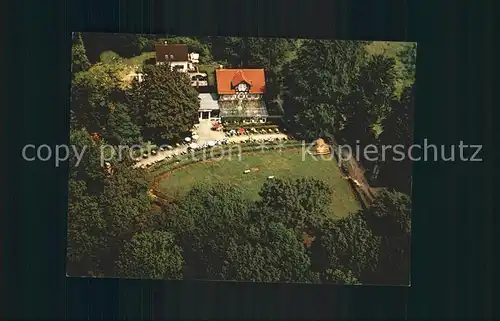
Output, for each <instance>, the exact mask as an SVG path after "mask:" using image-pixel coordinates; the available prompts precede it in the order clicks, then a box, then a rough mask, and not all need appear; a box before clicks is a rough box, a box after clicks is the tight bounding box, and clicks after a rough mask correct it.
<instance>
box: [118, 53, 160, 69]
mask: <svg viewBox="0 0 500 321" xmlns="http://www.w3.org/2000/svg"><path fill="white" fill-rule="evenodd" d="M154 57H155V53H154V51H151V52H143V53H142V54H141V55H139V56H135V57H132V58H128V59H124V60H123V62H124V63H125V64H126V65H129V66H139V67H142V64H143V63H144V61H146V60H147V59H150V58H154Z"/></svg>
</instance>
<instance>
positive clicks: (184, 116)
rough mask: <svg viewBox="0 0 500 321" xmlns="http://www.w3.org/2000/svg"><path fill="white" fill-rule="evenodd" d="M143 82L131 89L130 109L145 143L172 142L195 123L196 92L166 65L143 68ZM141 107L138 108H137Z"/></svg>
mask: <svg viewBox="0 0 500 321" xmlns="http://www.w3.org/2000/svg"><path fill="white" fill-rule="evenodd" d="M144 74H145V77H144V80H143V81H142V82H140V83H136V84H135V85H133V86H132V89H131V90H132V92H131V95H133V96H135V97H136V98H135V99H133V101H132V102H131V103H134V104H137V106H134V107H132V108H133V109H135V110H136V111H138V112H139V114H140V117H139V118H140V119H141V120H142V121H143V124H142V129H143V137H144V138H146V139H147V140H153V141H159V140H165V141H169V140H175V139H179V138H180V137H181V134H182V133H184V132H187V131H189V130H190V129H191V128H192V126H193V125H194V124H195V123H196V122H197V121H198V108H199V99H198V92H197V91H196V90H195V89H194V88H193V87H192V86H191V82H190V80H189V79H188V77H187V76H186V75H185V74H183V73H180V72H176V71H172V70H171V69H170V66H169V65H158V66H145V67H144ZM141 108H142V109H141Z"/></svg>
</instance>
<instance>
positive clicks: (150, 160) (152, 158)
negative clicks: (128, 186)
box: [133, 129, 288, 168]
mask: <svg viewBox="0 0 500 321" xmlns="http://www.w3.org/2000/svg"><path fill="white" fill-rule="evenodd" d="M212 133H217V134H221V133H220V132H214V131H212ZM198 135H200V132H199V129H198ZM200 136H201V135H200ZM214 136H215V135H214ZM217 137H218V138H219V136H217ZM287 137H288V136H287V135H285V134H254V135H243V136H233V137H228V143H241V142H245V141H247V140H249V139H250V138H252V139H255V140H266V139H277V138H279V139H283V138H287ZM210 138H211V137H210ZM222 138H224V134H222V135H220V138H219V139H214V140H222ZM206 141H207V139H206V138H205V139H201V138H200V139H198V143H199V144H202V143H203V142H206ZM183 153H187V146H181V147H176V148H174V149H172V150H165V151H158V153H157V154H156V155H154V156H149V157H148V158H144V159H141V160H140V161H138V162H137V163H135V164H134V166H133V167H134V168H139V167H145V166H148V165H150V164H154V163H156V162H159V161H162V160H164V159H165V158H170V157H172V156H174V155H181V154H183Z"/></svg>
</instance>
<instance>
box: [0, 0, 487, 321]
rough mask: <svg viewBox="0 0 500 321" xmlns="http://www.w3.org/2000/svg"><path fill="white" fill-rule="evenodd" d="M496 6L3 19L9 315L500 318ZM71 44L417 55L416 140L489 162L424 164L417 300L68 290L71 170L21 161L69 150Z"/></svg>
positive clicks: (269, 290)
mask: <svg viewBox="0 0 500 321" xmlns="http://www.w3.org/2000/svg"><path fill="white" fill-rule="evenodd" d="M490 4H491V1H488V0H481V1H459V0H456V1H454V2H445V1H435V0H434V1H427V0H420V1H411V2H410V1H403V0H394V1H375V0H372V1H361V0H358V1H335V2H331V1H326V0H323V1H313V0H307V1H300V2H299V1H292V0H288V1H273V0H264V1H253V0H246V1H238V2H236V1H231V2H226V1H223V0H216V1H208V0H206V1H165V2H157V1H154V2H153V1H130V0H129V1H123V0H122V1H115V0H106V1H76V0H73V1H58V0H56V1H40V0H37V1H21V0H19V1H16V2H12V4H11V7H8V8H5V9H2V11H3V13H6V15H5V18H2V19H1V21H2V24H4V25H3V26H2V28H1V30H2V31H8V34H7V39H6V41H3V42H2V50H1V56H2V60H3V62H4V63H6V64H5V67H6V71H7V75H8V77H5V75H6V74H5V73H4V74H3V75H4V77H3V79H2V80H3V81H2V86H1V87H2V91H5V93H6V95H2V98H6V99H7V100H6V102H5V103H4V104H2V106H4V107H5V106H7V107H8V108H2V109H3V110H4V112H6V115H5V116H4V117H3V120H5V124H4V125H2V130H3V133H2V137H6V138H8V144H7V148H6V149H4V150H3V153H2V154H3V156H4V157H7V156H8V158H7V159H6V160H3V161H4V162H5V161H6V162H7V164H6V165H5V166H2V168H3V169H4V172H5V174H4V180H3V182H5V183H4V184H3V185H4V186H6V187H7V189H6V191H7V193H5V192H4V196H5V197H6V200H5V201H2V203H1V204H2V206H3V207H4V208H3V211H2V214H3V215H2V218H3V219H4V220H3V221H2V225H1V226H2V227H3V229H5V231H4V232H2V236H3V237H4V239H5V240H4V241H3V242H2V245H4V250H3V251H2V254H3V256H4V259H3V260H2V265H3V267H4V268H3V269H2V272H3V274H4V276H3V280H2V281H1V287H2V289H3V290H5V291H6V293H5V295H6V296H4V298H6V299H3V300H2V303H4V306H3V307H1V309H0V311H1V312H2V313H4V314H5V316H6V320H14V319H21V318H26V319H29V320H36V319H40V320H41V319H44V320H56V319H69V320H79V319H82V320H83V319H87V320H98V319H100V320H117V319H130V320H139V319H146V320H148V319H153V318H154V319H171V320H181V319H218V320H223V319H232V320H237V319H261V320H262V319H266V320H271V319H284V320H298V319H304V320H308V319H310V320H313V319H314V320H319V319H325V320H340V319H352V318H356V319H369V320H376V319H377V320H378V319H380V320H391V319H403V318H405V317H406V318H409V319H419V320H424V319H443V318H447V319H448V318H449V319H453V320H459V319H460V320H461V319H470V320H473V319H474V320H480V319H489V318H492V317H493V308H494V307H493V306H492V271H493V270H494V266H493V262H492V260H491V259H492V256H493V255H492V237H493V233H492V227H493V226H495V224H494V222H493V220H494V217H493V212H494V211H493V209H492V206H493V201H492V196H493V192H492V186H493V178H492V177H493V173H492V169H493V166H492V165H493V163H494V156H495V155H493V153H492V146H493V144H492V127H491V125H492V121H493V119H495V118H494V116H493V115H492V114H491V112H492V108H491V97H492V86H491V77H492V76H491V74H492V63H493V61H492V58H491V57H492V55H493V54H492V50H493V26H492V21H493V8H492V7H491V5H490ZM5 23H6V25H5ZM71 31H101V32H102V31H109V32H123V33H172V34H177V35H186V36H202V35H239V36H246V35H249V36H288V37H319V38H335V39H360V40H361V39H364V40H399V41H402V40H408V41H417V42H418V58H417V88H418V89H417V98H416V101H417V106H416V115H415V119H416V128H415V137H416V140H417V141H418V140H421V139H423V138H424V137H426V138H428V140H429V141H432V142H433V143H435V144H441V143H448V144H458V142H459V141H460V140H464V141H466V142H468V143H470V144H483V145H484V148H483V151H482V157H483V159H484V162H482V163H458V162H457V163H447V164H446V165H444V164H440V163H433V164H431V163H427V164H425V163H417V164H416V165H415V166H414V182H413V190H414V193H413V206H414V209H413V259H412V260H413V261H412V286H411V288H404V287H376V286H363V287H336V286H326V285H320V286H318V285H281V284H268V285H265V284H251V283H239V284H238V283H217V282H187V281H182V282H152V281H138V280H110V279H106V280H105V279H78V278H68V279H66V278H65V246H66V244H65V231H66V230H65V226H66V208H67V168H64V167H59V168H55V167H54V164H53V163H51V162H46V163H44V162H23V161H22V160H21V156H20V151H21V149H22V146H23V145H25V144H29V143H32V144H35V145H41V144H49V145H51V146H54V145H57V144H66V143H68V131H69V126H68V122H69V86H70V72H69V69H70V52H71V50H70V49H71V45H70V39H71V36H70V32H71ZM5 178H7V180H5Z"/></svg>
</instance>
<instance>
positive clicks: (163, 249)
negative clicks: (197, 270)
mask: <svg viewBox="0 0 500 321" xmlns="http://www.w3.org/2000/svg"><path fill="white" fill-rule="evenodd" d="M183 263H184V261H183V259H182V249H181V248H180V247H179V246H178V245H176V244H175V238H174V236H173V235H172V234H170V233H168V232H161V231H152V232H144V233H139V234H135V235H134V236H133V237H132V239H131V240H130V241H129V242H127V243H125V245H124V247H123V249H122V250H121V254H120V257H119V259H118V261H117V263H116V268H117V274H118V276H120V277H130V278H141V279H167V280H168V279H170V280H171V279H181V278H182V269H183Z"/></svg>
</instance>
